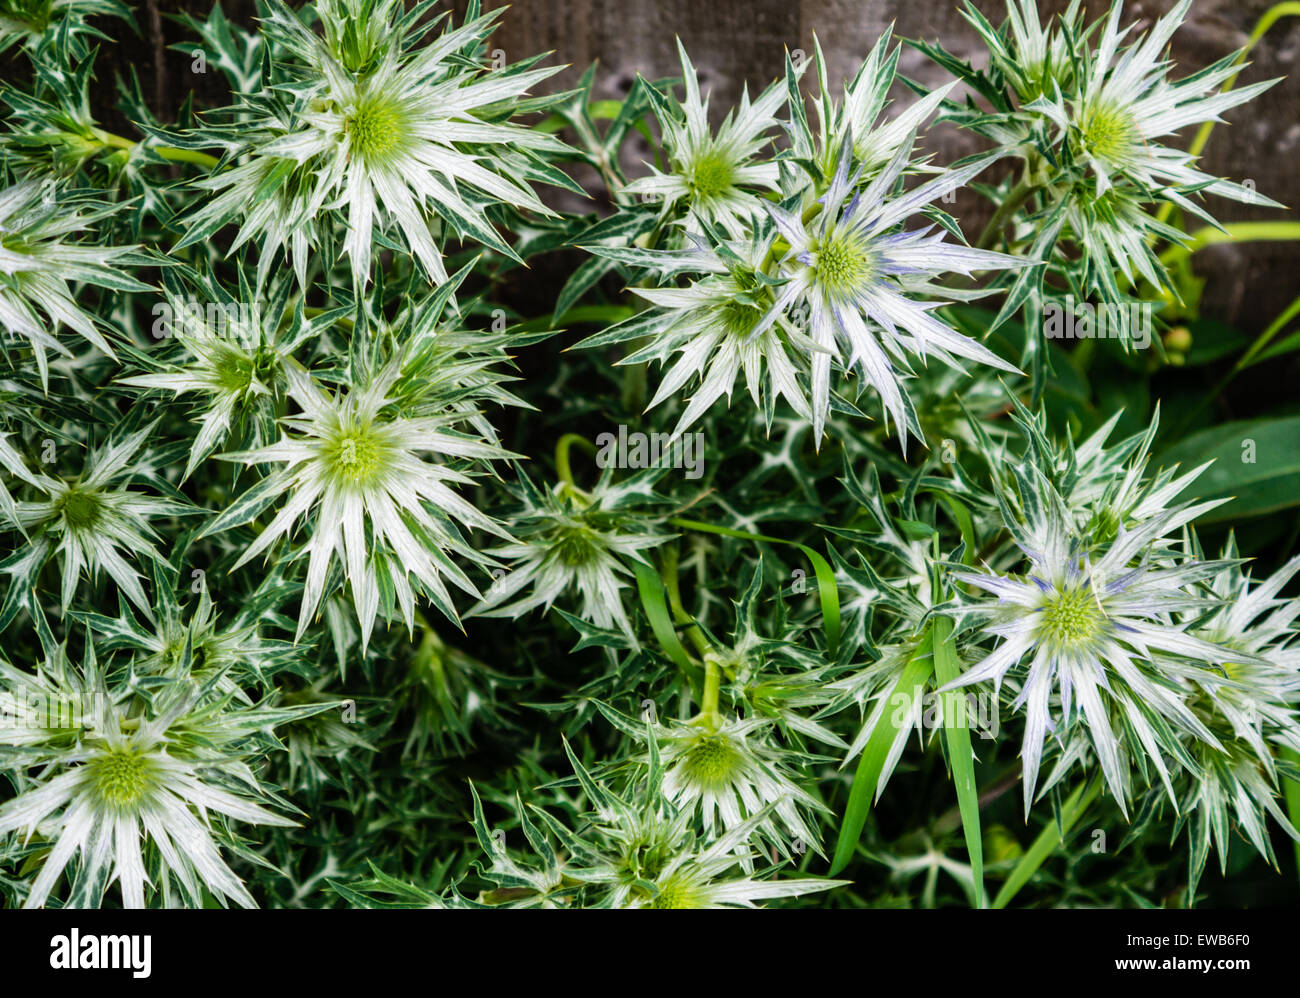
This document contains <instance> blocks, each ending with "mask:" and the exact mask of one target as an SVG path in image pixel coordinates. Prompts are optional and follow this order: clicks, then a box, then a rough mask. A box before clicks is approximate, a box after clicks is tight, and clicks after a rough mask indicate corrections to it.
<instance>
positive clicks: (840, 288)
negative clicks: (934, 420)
mask: <svg viewBox="0 0 1300 998" xmlns="http://www.w3.org/2000/svg"><path fill="white" fill-rule="evenodd" d="M914 141H915V136H914V135H913V136H912V137H911V138H910V139H909V140H908V141H906V142H904V143H903V145H902V147H901V148H900V150H899V152H898V153H897V155H895V157H894V159H893V161H892V162H891V163H890V164H889V165H888V167H886V168H885V169H884V170H883V171H881V173H880V174H879V175H878V176H876V177H875V178H873V179H872V180H871V181H870V182H869V183H867V184H865V186H860V183H861V180H862V172H861V168H859V169H858V171H857V172H855V173H854V174H853V175H852V176H850V173H849V171H850V168H851V158H850V156H849V153H848V143H847V141H846V143H845V148H844V150H843V152H842V153H841V156H840V160H839V164H838V166H837V167H836V172H835V176H834V179H833V180H832V181H831V185H830V189H829V190H828V191H827V192H826V194H825V195H824V196H823V197H822V198H820V199H819V200H818V205H819V207H820V209H821V210H820V211H818V212H815V213H814V212H806V213H805V214H807V215H809V216H810V217H808V218H805V217H802V216H800V215H797V214H795V213H794V212H791V211H786V210H785V209H782V208H777V207H774V206H773V207H769V209H768V210H769V212H770V213H771V215H772V219H773V221H774V222H775V224H776V227H777V231H778V232H779V233H780V236H781V239H782V240H784V242H785V244H786V246H787V249H786V251H785V253H784V255H783V256H782V257H781V258H780V259H779V261H778V264H777V268H778V273H779V274H780V275H781V276H782V277H785V278H786V279H787V280H786V283H785V284H783V285H782V286H781V287H780V288H779V290H778V292H777V298H776V301H775V303H774V304H773V306H772V308H771V309H770V310H769V312H768V314H767V316H765V317H764V319H763V320H762V321H761V322H760V323H759V324H758V325H757V326H756V327H755V329H754V335H758V334H761V333H762V332H763V331H764V330H765V329H767V328H768V327H769V326H770V325H771V324H772V323H773V322H774V321H775V319H776V316H778V315H781V314H788V312H789V311H790V310H791V309H793V308H795V307H797V306H803V307H805V308H806V309H807V323H808V336H809V338H810V339H811V340H812V342H813V344H814V346H815V352H814V353H813V355H812V357H811V367H812V406H813V434H814V436H815V437H817V438H820V437H821V435H822V432H823V430H824V428H825V425H826V418H827V415H828V413H829V411H830V375H831V362H832V360H838V361H840V362H841V363H842V365H843V367H844V368H845V369H846V370H849V369H857V370H858V371H860V372H861V374H862V378H863V380H864V382H865V383H866V384H868V385H870V386H871V387H872V388H874V389H875V390H876V391H877V393H879V395H880V400H881V403H882V404H883V406H884V409H885V412H886V414H887V415H888V416H889V417H890V418H891V419H892V420H893V421H894V425H895V427H896V428H897V431H898V434H899V439H900V443H901V444H902V445H903V446H904V447H906V445H907V434H908V432H909V431H910V432H911V433H913V434H915V435H919V434H920V427H919V425H918V424H917V420H916V414H915V412H914V411H913V409H912V407H911V404H910V402H909V401H908V400H907V396H906V391H905V390H904V388H903V384H902V382H903V374H902V373H900V371H899V367H902V368H903V371H906V370H907V365H908V364H909V363H910V362H911V359H912V358H913V357H915V358H918V359H921V360H925V359H927V358H928V357H934V358H936V359H938V360H941V361H943V362H944V363H946V364H949V365H951V366H954V367H958V368H960V362H959V361H958V359H957V358H965V359H967V360H973V361H975V362H977V363H980V364H987V365H990V366H992V367H996V368H1000V369H1001V370H1004V371H1012V372H1016V367H1015V365H1013V364H1008V363H1007V362H1006V361H1004V360H1002V359H1001V358H1000V357H998V356H997V355H996V354H994V353H993V352H992V351H991V350H989V349H988V348H987V347H985V346H984V345H983V344H981V343H978V342H976V341H975V340H972V339H970V338H969V337H967V336H963V335H962V334H960V333H958V332H957V331H956V330H954V329H953V328H952V327H951V326H949V325H948V324H947V323H945V322H944V321H943V320H941V319H939V318H936V317H935V315H934V314H933V312H934V309H935V308H936V307H937V306H938V305H939V304H941V303H942V301H943V300H944V299H945V298H946V299H950V300H951V299H952V298H953V297H964V296H962V295H961V294H960V293H957V294H955V295H954V293H953V292H952V291H951V290H949V289H945V288H942V287H940V286H939V285H938V284H937V283H934V281H935V279H937V278H938V277H939V276H940V275H942V274H945V273H957V274H962V275H966V276H969V275H971V274H972V273H974V272H975V271H979V270H995V269H999V268H1007V267H1021V266H1023V265H1024V263H1025V261H1024V260H1019V259H1015V258H1013V257H1009V256H1007V255H1005V254H1002V253H992V252H988V251H985V250H977V249H972V248H970V247H968V246H962V245H959V244H956V243H951V242H948V241H947V240H945V239H944V237H943V233H942V232H932V231H931V230H930V229H928V228H927V229H912V230H901V231H900V230H898V226H899V225H900V224H902V223H905V222H907V221H908V220H909V219H910V218H911V217H912V216H913V215H914V214H916V213H917V212H919V211H920V210H921V209H922V208H924V207H925V206H926V205H928V204H929V203H930V202H932V201H935V200H937V199H938V198H940V197H941V196H942V195H943V194H945V193H946V192H948V191H951V190H954V189H955V188H957V187H960V186H962V185H963V184H965V183H967V182H968V181H970V180H971V178H973V177H974V176H975V175H976V174H978V173H979V172H980V171H982V170H983V169H984V168H985V167H986V166H987V165H988V164H989V162H990V160H989V159H988V158H982V159H979V160H976V161H975V162H973V163H970V164H967V165H966V166H963V167H959V168H954V169H952V170H949V171H946V172H945V173H944V174H942V175H940V176H938V177H936V178H934V179H933V180H929V181H926V182H925V183H923V184H921V185H919V186H917V187H915V188H913V189H912V190H910V191H907V192H906V193H901V194H895V185H896V184H897V182H898V181H899V179H900V178H901V177H902V174H903V170H904V169H905V167H906V166H907V165H908V162H909V157H910V156H911V153H912V146H913V143H914ZM926 299H929V300H926ZM845 352H847V356H845ZM1017 373H1018V372H1017Z"/></svg>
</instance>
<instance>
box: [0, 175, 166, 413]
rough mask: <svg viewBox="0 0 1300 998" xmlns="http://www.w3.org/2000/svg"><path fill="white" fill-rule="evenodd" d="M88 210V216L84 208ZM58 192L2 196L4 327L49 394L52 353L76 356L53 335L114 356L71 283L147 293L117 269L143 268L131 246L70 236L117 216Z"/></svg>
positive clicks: (30, 183)
mask: <svg viewBox="0 0 1300 998" xmlns="http://www.w3.org/2000/svg"><path fill="white" fill-rule="evenodd" d="M83 209H85V210H83ZM116 210H117V208H116V206H113V205H107V206H104V205H99V204H96V203H94V202H91V201H88V200H87V199H85V198H82V197H76V198H72V197H68V196H66V195H62V194H60V193H59V192H58V191H57V189H56V188H55V187H53V186H52V185H48V184H43V183H41V182H39V181H36V180H26V181H22V182H21V183H17V184H14V185H13V186H11V187H7V188H5V189H4V190H0V277H3V280H2V281H0V326H3V327H4V329H5V330H6V331H7V332H8V333H9V335H10V336H15V337H22V338H24V339H25V340H26V341H27V342H28V343H29V344H30V346H31V349H32V353H33V354H34V355H35V358H36V366H37V368H38V369H39V371H40V374H41V384H42V386H45V387H47V388H48V384H49V377H50V371H49V360H48V357H47V353H46V352H47V351H48V350H53V351H54V352H55V353H58V354H62V355H63V356H65V357H71V356H72V351H71V350H69V349H68V348H67V347H66V346H65V345H64V344H62V343H60V342H59V340H58V338H57V337H56V336H55V335H54V332H55V331H57V330H58V328H59V327H60V326H67V327H68V328H69V329H72V330H74V331H76V332H77V333H78V334H80V335H81V336H82V337H84V338H85V339H86V340H87V341H89V342H90V343H91V344H93V345H94V346H95V347H97V348H99V349H100V350H102V351H103V352H104V353H106V354H108V356H110V357H113V356H116V355H115V354H114V353H113V348H112V347H111V346H110V345H109V343H108V340H106V339H105V338H104V334H103V333H102V332H100V330H99V329H98V328H97V321H96V319H95V318H94V317H93V316H92V315H91V314H90V313H89V312H87V311H86V310H85V309H84V308H82V307H81V305H79V304H78V303H77V300H76V296H75V295H74V294H73V291H72V288H71V287H70V284H72V283H79V284H90V285H94V286H96V287H101V288H107V289H109V290H112V291H148V290H149V286H148V285H147V284H143V283H141V282H140V281H137V280H136V279H135V278H134V277H130V276H128V275H126V274H124V273H123V272H122V271H121V270H119V269H118V267H119V265H121V264H123V263H131V262H139V261H138V259H137V256H136V249H137V247H134V246H92V245H89V244H87V243H84V242H69V241H66V239H65V237H66V236H70V235H72V234H74V233H81V232H87V231H90V230H91V229H93V227H94V226H95V225H96V224H97V223H98V222H100V221H101V220H103V219H104V218H106V217H108V216H109V215H111V214H112V213H113V212H114V211H116Z"/></svg>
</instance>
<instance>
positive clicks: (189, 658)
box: [72, 564, 297, 703]
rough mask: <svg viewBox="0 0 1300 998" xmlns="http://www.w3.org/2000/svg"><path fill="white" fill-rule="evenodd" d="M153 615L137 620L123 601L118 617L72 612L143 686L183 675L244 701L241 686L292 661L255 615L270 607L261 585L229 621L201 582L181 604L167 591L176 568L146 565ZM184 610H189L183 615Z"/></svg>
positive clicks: (287, 648) (265, 678)
mask: <svg viewBox="0 0 1300 998" xmlns="http://www.w3.org/2000/svg"><path fill="white" fill-rule="evenodd" d="M153 573H154V577H153V593H154V602H153V612H152V614H151V619H150V620H147V621H141V620H140V619H139V618H138V617H137V616H136V615H135V614H134V613H132V612H131V609H130V608H129V607H127V606H125V605H123V606H121V607H120V611H119V614H118V616H116V617H110V616H107V615H106V614H99V613H93V612H86V611H73V613H72V616H73V617H75V618H76V619H78V620H81V621H82V622H83V623H85V624H86V626H87V627H89V628H90V630H91V632H92V633H93V635H94V637H95V639H96V643H97V647H98V648H99V649H100V650H101V651H105V652H112V651H119V650H121V651H125V652H127V653H128V654H129V655H130V656H131V667H132V671H133V672H134V673H135V675H136V677H137V678H138V680H139V682H140V683H141V684H142V685H143V686H148V685H150V684H151V683H154V682H156V681H158V679H159V678H160V677H161V679H162V680H165V681H168V682H170V681H173V680H174V679H175V677H176V676H177V675H186V676H190V677H192V678H193V679H195V680H196V681H197V682H199V683H208V682H209V681H212V682H214V683H215V690H216V691H217V692H218V693H219V694H221V695H226V696H230V697H233V698H234V699H236V700H239V701H242V702H244V703H251V702H252V698H251V697H250V696H249V694H248V693H247V692H245V687H247V686H250V685H254V684H255V685H259V686H265V685H269V684H270V683H271V681H272V680H273V678H274V677H275V675H276V673H277V672H280V671H281V670H284V669H287V668H289V667H290V666H292V665H293V664H294V662H295V659H296V658H297V655H296V653H295V651H294V648H293V646H292V645H290V644H289V643H288V642H286V641H278V640H274V639H272V638H268V637H266V636H265V635H264V634H263V633H262V628H261V627H259V625H258V619H259V617H260V616H261V615H262V614H263V613H266V612H268V610H269V609H270V608H271V607H273V606H274V605H275V603H272V602H271V600H272V599H274V593H273V592H271V593H268V592H267V590H268V589H273V586H265V585H264V586H263V587H261V588H259V590H258V591H257V592H255V593H253V594H252V596H251V597H249V598H248V599H246V600H244V601H243V602H242V603H241V606H240V609H239V612H238V613H237V614H235V616H234V618H233V619H231V620H225V621H223V620H222V619H221V614H220V611H219V609H218V608H217V605H216V604H214V603H213V601H212V597H211V595H210V594H209V593H208V589H207V586H206V585H201V586H200V587H199V592H198V598H197V599H195V600H192V601H191V602H190V604H189V605H188V606H182V605H181V604H180V603H179V602H178V601H177V598H176V596H175V595H174V594H175V592H176V591H177V589H178V588H179V585H180V583H179V579H178V577H177V575H176V573H172V572H169V571H167V570H165V569H164V568H162V567H161V566H160V565H158V564H155V565H154V566H153ZM186 610H188V611H189V613H188V616H187V615H186Z"/></svg>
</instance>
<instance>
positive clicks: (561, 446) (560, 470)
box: [555, 433, 596, 495]
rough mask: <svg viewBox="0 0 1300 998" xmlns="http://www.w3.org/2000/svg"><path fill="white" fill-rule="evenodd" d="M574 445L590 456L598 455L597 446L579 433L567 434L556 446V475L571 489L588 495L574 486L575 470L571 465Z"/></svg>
mask: <svg viewBox="0 0 1300 998" xmlns="http://www.w3.org/2000/svg"><path fill="white" fill-rule="evenodd" d="M574 444H577V445H578V446H579V447H581V448H582V449H583V450H585V451H586V452H587V453H588V454H591V455H593V456H594V455H595V453H596V445H595V444H593V443H592V442H591V441H590V440H588V439H587V438H586V437H584V436H582V435H581V434H578V433H566V434H565V435H564V436H562V437H560V439H559V440H558V441H556V444H555V473H556V474H557V475H558V476H559V478H560V481H561V482H563V483H564V484H565V485H567V486H568V487H569V488H571V489H574V490H576V491H578V492H582V493H583V494H584V495H585V494H586V493H585V492H584V491H583V490H582V489H579V488H578V486H577V485H575V484H574V481H573V468H572V467H571V466H570V464H569V449H570V448H571V447H572V446H573V445H574Z"/></svg>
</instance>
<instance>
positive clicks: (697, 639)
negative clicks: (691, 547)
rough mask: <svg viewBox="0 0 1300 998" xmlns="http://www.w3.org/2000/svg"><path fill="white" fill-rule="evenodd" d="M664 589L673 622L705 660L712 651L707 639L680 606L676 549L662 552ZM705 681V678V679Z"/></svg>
mask: <svg viewBox="0 0 1300 998" xmlns="http://www.w3.org/2000/svg"><path fill="white" fill-rule="evenodd" d="M663 580H664V589H665V590H667V592H668V606H669V608H670V609H671V610H672V612H673V620H674V621H676V622H677V624H678V625H679V626H681V627H684V628H686V634H687V636H688V637H689V638H690V639H691V643H692V644H693V645H695V650H696V651H697V652H698V653H699V654H700V657H701V658H705V659H707V658H708V657H709V653H710V652H711V651H712V649H711V648H710V647H709V642H708V639H707V638H705V636H704V632H703V631H701V630H700V628H699V625H698V624H696V623H695V618H694V617H692V616H691V615H690V614H689V613H687V612H686V608H685V607H684V606H682V591H681V586H680V584H679V582H678V580H677V549H676V548H675V547H670V548H668V550H666V551H665V552H664V570H663ZM705 678H706V680H707V678H708V677H707V676H706V677H705Z"/></svg>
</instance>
